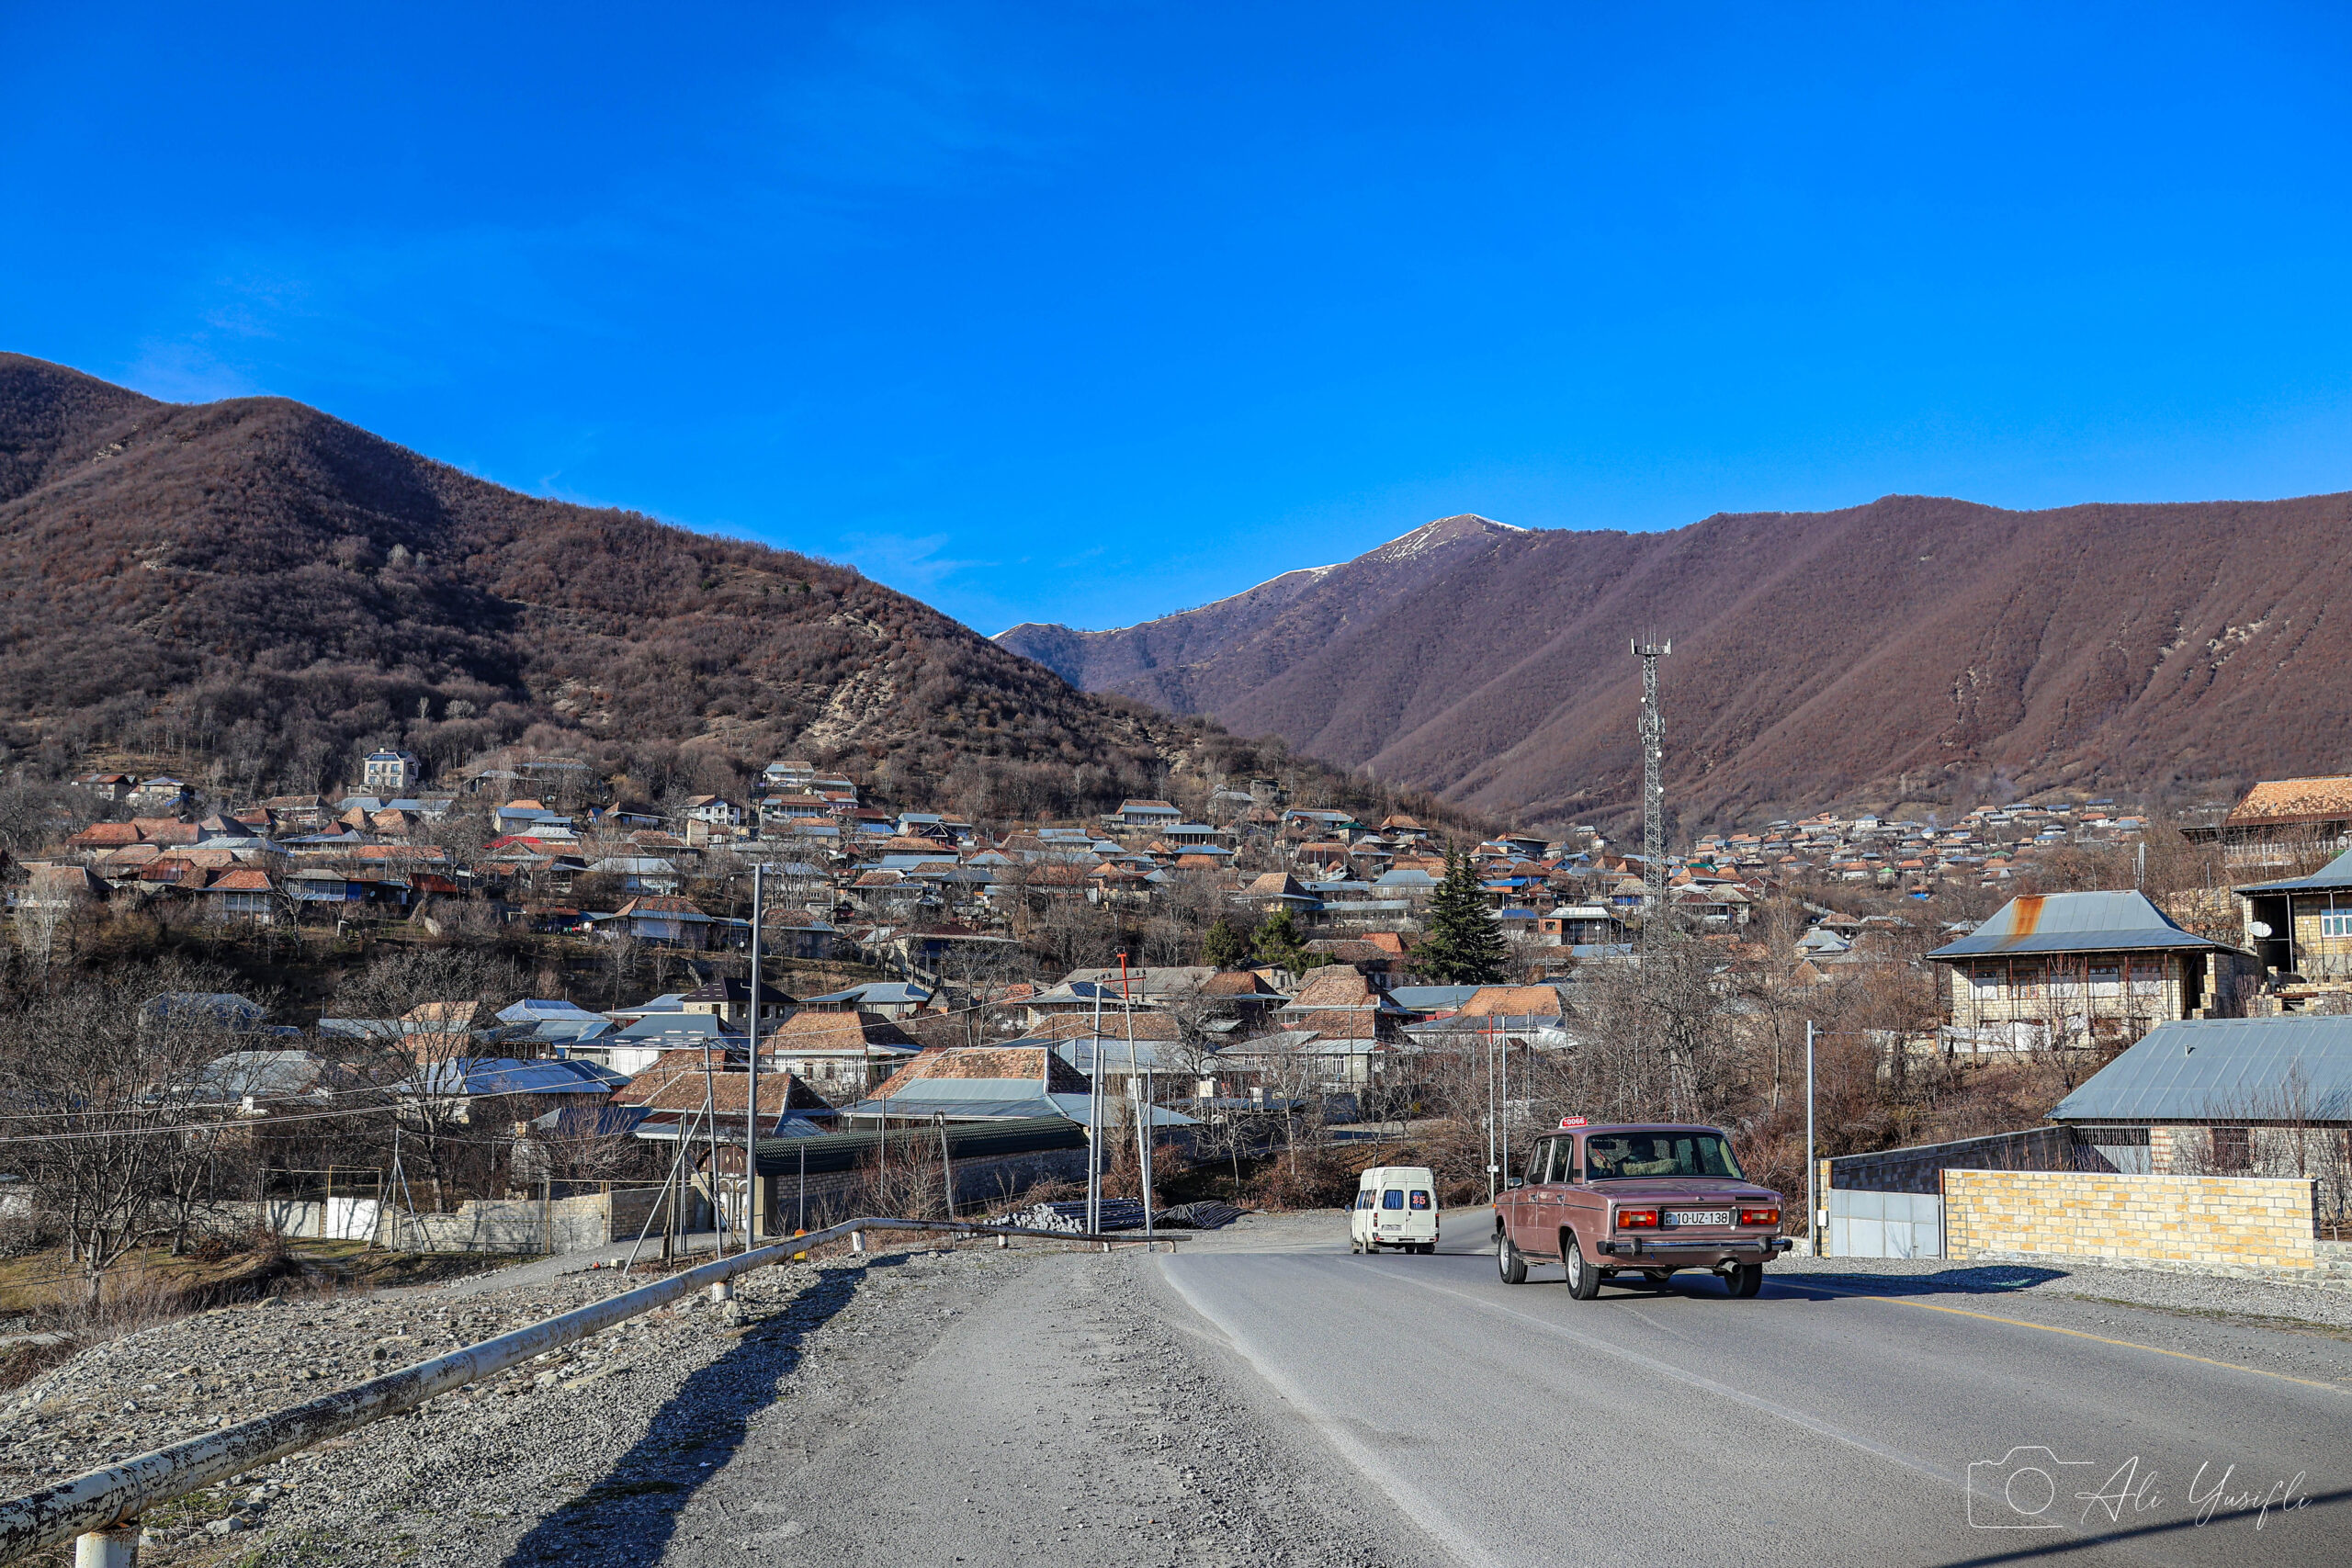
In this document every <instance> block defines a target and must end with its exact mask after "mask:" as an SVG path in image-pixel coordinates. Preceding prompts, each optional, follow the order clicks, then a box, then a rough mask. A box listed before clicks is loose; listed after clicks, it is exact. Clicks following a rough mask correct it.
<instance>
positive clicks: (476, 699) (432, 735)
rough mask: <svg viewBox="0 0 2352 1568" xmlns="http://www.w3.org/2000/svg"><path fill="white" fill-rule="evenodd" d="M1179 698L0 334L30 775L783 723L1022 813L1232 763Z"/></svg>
mask: <svg viewBox="0 0 2352 1568" xmlns="http://www.w3.org/2000/svg"><path fill="white" fill-rule="evenodd" d="M0 742H5V745H6V749H7V750H10V751H13V752H15V753H16V754H17V755H19V756H24V755H28V754H29V755H30V756H31V757H32V758H34V759H36V760H38V761H41V762H42V763H43V764H44V765H46V766H48V767H50V768H51V769H53V770H57V771H62V770H63V769H65V768H68V767H71V766H73V765H74V763H75V762H76V761H78V760H79V759H81V758H84V757H86V756H91V755H96V754H110V755H121V756H141V757H148V758H154V759H170V760H172V761H171V763H170V765H172V766H174V767H175V768H177V767H186V768H188V769H192V770H197V771H198V782H203V783H208V784H212V785H214V786H216V787H219V788H221V789H223V790H226V791H228V792H230V793H236V794H242V795H248V796H249V795H253V794H255V793H259V792H262V791H265V790H266V789H270V788H280V789H290V790H295V791H303V792H307V791H310V790H314V789H319V788H322V787H326V786H328V785H330V784H333V783H334V782H336V781H338V780H343V779H348V778H350V777H351V776H352V774H353V770H352V767H351V764H352V762H353V761H354V759H355V756H356V753H358V752H360V751H364V750H368V749H369V748H372V747H374V746H377V745H398V746H402V747H405V748H407V749H408V750H414V751H416V752H418V753H419V754H420V755H421V756H423V757H424V759H425V760H426V761H427V763H428V765H429V766H432V767H434V768H435V769H444V768H447V767H450V766H453V765H454V764H456V763H457V762H458V761H463V760H465V759H467V758H469V757H472V756H477V755H480V754H481V753H482V752H484V751H485V750H490V749H492V748H495V747H498V746H503V745H510V744H520V745H525V746H530V747H537V748H541V749H558V750H572V751H576V752H581V753H584V754H590V755H594V756H596V757H598V758H601V759H602V761H604V762H605V764H606V765H607V768H608V771H612V772H616V773H622V775H623V776H624V777H625V779H626V781H627V784H628V787H630V788H633V789H637V790H640V791H644V792H647V793H649V794H652V795H660V794H661V793H662V791H664V790H665V789H704V790H709V789H714V788H717V789H732V788H734V787H736V786H737V785H738V784H740V783H741V780H742V778H743V777H744V774H745V773H746V771H747V770H755V769H756V768H757V767H758V766H760V765H761V764H763V763H764V762H765V761H769V760H771V759H773V758H774V757H775V756H778V755H782V754H784V753H786V751H788V750H802V751H806V752H809V753H811V754H813V755H814V756H815V757H816V758H817V760H819V761H821V762H823V763H824V764H825V765H829V766H834V767H838V768H840V769H842V771H844V772H847V773H850V774H851V776H853V777H855V778H859V779H861V780H862V781H871V782H873V783H875V784H877V785H879V786H880V787H882V788H885V789H887V790H888V791H889V792H890V793H891V794H893V795H896V796H897V797H899V798H901V799H910V798H912V799H922V800H926V801H931V800H935V801H939V802H940V803H942V804H943V805H944V806H947V807H952V808H955V809H959V810H964V811H967V812H968V813H970V814H973V815H975V816H978V815H982V814H987V815H992V816H1040V815H1046V814H1049V813H1050V814H1056V815H1060V814H1074V813H1076V812H1078V811H1080V810H1084V809H1101V808H1103V807H1102V806H1101V802H1102V801H1103V800H1104V799H1106V798H1107V799H1110V800H1111V801H1112V802H1113V803H1115V800H1116V798H1117V797H1118V796H1119V795H1122V794H1125V793H1136V794H1150V793H1152V792H1153V791H1154V789H1155V788H1157V787H1159V786H1160V784H1162V782H1163V781H1164V780H1165V778H1166V776H1167V773H1168V772H1169V770H1170V767H1172V766H1180V765H1193V766H1212V765H1214V766H1217V767H1224V768H1231V769H1238V770H1243V771H1248V770H1250V769H1253V768H1255V767H1257V766H1259V765H1260V759H1259V757H1258V754H1257V752H1256V750H1255V749H1253V748H1251V747H1250V746H1248V745H1246V744H1243V743H1240V742H1238V741H1234V740H1233V739H1231V738H1230V737H1225V736H1223V735H1222V734H1221V733H1219V732H1217V731H1216V729H1215V728H1214V726H1209V727H1208V728H1204V721H1203V720H1199V719H1194V718H1179V717H1172V716H1169V715H1166V714H1164V713H1159V712H1155V711H1153V710H1151V709H1149V708H1148V707H1146V706H1144V705H1140V704H1137V703H1135V702H1132V701H1129V700H1125V699H1123V698H1120V697H1117V696H1115V695H1113V696H1102V695H1090V694H1084V693H1081V692H1079V691H1077V690H1076V689H1074V688H1072V687H1071V686H1069V684H1068V683H1067V682H1064V681H1062V680H1061V679H1060V678H1059V677H1057V676H1056V675H1055V674H1053V673H1052V672H1051V671H1047V670H1046V669H1044V668H1043V667H1041V666H1039V665H1037V664H1035V663H1033V662H1031V661H1030V660H1025V659H1023V658H1021V657H1020V656H1018V655H1016V654H1014V653H1012V652H1011V651H1009V650H1007V649H1003V648H1001V647H1000V646H998V645H997V644H995V643H992V642H990V641H989V639H987V638H986V637H981V636H979V635H978V633H976V632H974V631H972V630H971V629H970V628H968V627H966V626H961V625H959V624H958V623H956V622H955V621H953V620H951V619H949V618H948V617H947V616H945V615H942V614H941V613H940V612H938V611H937V610H934V609H933V608H932V607H930V606H929V605H926V604H922V603H921V602H920V601H917V600H914V599H911V598H909V597H907V596H906V595H904V594H900V593H898V592H894V591H892V590H890V589H888V588H885V587H883V586H882V585H880V584H878V583H876V582H874V581H871V580H869V579H867V578H865V577H864V576H863V575H861V574H859V573H858V572H856V571H854V570H851V569H849V568H846V567H842V566H839V565H835V564H833V563H831V562H827V561H822V560H819V559H816V558H811V557H809V556H804V555H798V554H795V553H793V552H791V551H788V550H779V549H773V548H770V547H767V546H765V545H760V544H754V543H751V542H748V541H743V540H740V539H732V538H728V537H724V536H713V535H704V534H697V533H694V532H691V531H689V530H686V529H683V528H677V527H673V526H672V525H667V524H662V523H659V522H657V521H655V520H653V519H651V518H648V517H645V516H642V515H640V514H638V513H628V512H622V511H617V510H613V509H600V508H592V507H585V506H579V505H574V504H571V503H570V502H558V501H551V500H547V499H544V498H539V497H533V496H527V495H524V494H521V493H519V492H516V491H509V490H505V489H503V488H502V487H500V486H497V485H494V484H492V483H490V482H489V481H487V480H484V479H479V478H476V477H475V476H472V475H469V474H467V473H465V472H464V471H462V470H460V469H458V468H453V467H451V466H450V465H447V464H445V463H440V462H437V461H435V460H434V459H432V458H430V457H424V456H422V455H420V454H417V453H414V452H412V451H409V450H408V449H406V448H404V447H401V446H396V445H394V444H393V443H390V442H388V441H385V440H383V439H381V438H380V437H378V436H375V435H373V434H369V433H368V432H367V431H364V430H362V429H360V428H359V427H357V426H356V425H353V424H350V423H346V422H345V421H342V420H338V419H335V418H334V417H332V416H331V415H328V414H325V413H322V412H319V411H318V410H315V409H311V408H309V407H307V406H305V405H303V404H301V403H298V402H294V401H292V400H287V399H283V398H241V399H229V400H221V401H218V402H211V403H196V404H175V403H165V402H161V401H158V400H154V399H151V398H147V397H144V396H142V395H141V394H139V393H137V392H133V391H130V390H129V389H124V388H120V387H116V386H112V385H110V384H108V383H107V382H104V381H100V380H98V379H97V378H93V377H89V376H85V375H84V374H83V373H81V372H79V371H76V370H73V369H70V368H69V367H63V366H58V365H52V364H50V363H48V362H46V361H42V360H38V359H33V358H30V357H28V356H25V355H7V354H0ZM1300 767H1301V769H1302V772H1303V774H1305V775H1307V776H1309V779H1310V782H1311V784H1312V787H1313V788H1315V789H1317V790H1325V791H1328V792H1330V793H1334V794H1335V795H1337V794H1351V795H1362V796H1363V797H1364V798H1366V799H1370V798H1371V797H1372V796H1373V795H1375V794H1378V793H1379V792H1376V791H1360V790H1355V789H1354V787H1353V786H1351V785H1348V784H1346V783H1345V782H1344V781H1340V780H1336V779H1334V778H1333V777H1332V776H1331V775H1330V774H1329V773H1327V772H1324V771H1323V770H1321V767H1320V765H1319V764H1311V763H1302V764H1300Z"/></svg>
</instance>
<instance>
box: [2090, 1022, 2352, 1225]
mask: <svg viewBox="0 0 2352 1568" xmlns="http://www.w3.org/2000/svg"><path fill="white" fill-rule="evenodd" d="M2050 1119H2051V1120H2052V1121H2053V1122H2061V1123H2063V1124H2065V1125H2068V1126H2072V1127H2074V1128H2075V1129H2076V1131H2077V1135H2078V1136H2081V1137H2083V1138H2084V1139H2086V1141H2087V1142H2090V1143H2092V1144H2094V1145H2098V1146H2099V1147H2100V1148H2101V1150H2102V1152H2109V1145H2145V1146H2146V1147H2147V1151H2148V1153H2147V1156H2146V1158H2147V1163H2146V1165H2145V1166H2144V1167H2143V1168H2144V1169H2146V1170H2149V1171H2153V1172H2154V1173H2155V1174H2158V1175H2166V1174H2176V1175H2196V1174H2218V1175H2231V1174H2244V1175H2292V1176H2311V1177H2315V1178H2317V1179H2319V1180H2320V1183H2321V1187H2322V1191H2321V1193H2320V1194H2319V1196H2320V1198H2321V1201H2322V1203H2323V1206H2324V1207H2326V1208H2329V1209H2331V1210H2333V1211H2335V1212H2338V1213H2340V1212H2341V1211H2342V1209H2343V1207H2344V1204H2345V1201H2346V1194H2345V1183H2346V1176H2347V1172H2348V1171H2352V1015H2346V1014H2330V1015H2326V1016H2313V1015H2303V1016H2299V1017H2286V1018H2229V1019H2188V1020H2182V1021H2176V1022H2171V1023H2165V1024H2161V1025H2159V1026H2158V1027H2156V1028H2155V1029H2154V1030H2151V1031H2150V1032H2148V1034H2147V1036H2146V1037H2145V1038H2144V1039H2143V1040H2141V1041H2140V1042H2139V1043H2137V1044H2135V1045H2133V1046H2132V1047H2131V1049H2130V1050H2128V1051H2126V1052H2124V1053H2123V1055H2120V1056H2118V1057H2117V1058H2116V1059H2115V1060H2114V1061H2112V1062H2109V1064H2108V1065H2107V1066H2104V1067H2102V1068H2100V1069H2099V1070H2098V1072H2097V1073H2095V1074H2093V1075H2092V1076H2091V1077H2090V1078H2089V1080H2088V1081H2086V1083H2084V1085H2083V1086H2082V1087H2081V1088H2080V1089H2075V1092H2074V1093H2072V1094H2070V1095H2068V1096H2067V1097H2066V1098H2065V1099H2064V1100H2060V1101H2059V1102H2058V1106H2057V1109H2055V1110H2054V1111H2051V1113H2050ZM2109 1157H2110V1158H2112V1155H2111V1153H2110V1156H2109Z"/></svg>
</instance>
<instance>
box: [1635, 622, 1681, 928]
mask: <svg viewBox="0 0 2352 1568" xmlns="http://www.w3.org/2000/svg"><path fill="white" fill-rule="evenodd" d="M1633 649H1634V658H1636V659H1638V660H1641V661H1642V919H1643V922H1644V924H1645V925H1646V924H1647V923H1648V922H1649V920H1650V919H1652V918H1653V917H1654V916H1655V915H1656V914H1657V907H1658V906H1659V905H1660V904H1662V903H1664V902H1665V901H1666V778H1665V774H1664V772H1663V770H1664V768H1665V765H1666V725H1665V723H1664V721H1662V720H1661V719H1660V718H1659V717H1658V713H1657V661H1658V660H1661V659H1663V658H1665V657H1666V656H1667V655H1668V654H1669V653H1672V652H1673V651H1674V639H1673V638H1672V637H1668V638H1667V639H1666V640H1665V641H1664V642H1643V641H1641V640H1640V639H1638V638H1636V639H1635V640H1634V644H1633Z"/></svg>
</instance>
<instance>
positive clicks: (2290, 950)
mask: <svg viewBox="0 0 2352 1568" xmlns="http://www.w3.org/2000/svg"><path fill="white" fill-rule="evenodd" d="M2233 891H2234V892H2235V893H2236V894H2237V896H2238V897H2241V898H2243V899H2245V905H2246V931H2247V934H2248V935H2250V936H2251V937H2252V938H2253V939H2254V950H2255V952H2256V954H2258V955H2259V956H2260V958H2261V960H2262V964H2263V967H2264V968H2266V969H2268V970H2272V971H2275V972H2276V973H2278V974H2279V975H2282V976H2287V975H2292V976H2299V977H2300V978H2301V979H2302V980H2303V981H2305V982H2310V983H2312V984H2313V985H2314V987H2315V988H2318V989H2325V990H2338V989H2342V988H2344V987H2343V983H2344V982H2347V981H2352V851H2346V852H2345V853H2343V854H2340V855H2338V856H2336V857H2335V859H2334V860H2332V861H2330V862H2329V863H2327V864H2326V865H2325V866H2324V867H2322V868H2321V869H2320V870H2318V871H2315V872H2313V873H2312V874H2311V875H2309V876H2290V877H2286V878H2283V879H2281V880H2279V881H2277V882H2256V883H2254V884H2252V885H2250V886H2245V887H2239V888H2235V889H2233ZM2330 982H2334V983H2335V984H2329V983H2330ZM2297 989H2298V987H2294V986H2292V985H2291V984H2290V985H2289V986H2288V987H2284V988H2283V992H2282V995H2283V997H2284V999H2285V1000H2286V1003H2287V1005H2288V1006H2289V1007H2290V1008H2291V1007H2292V1006H2293V1005H2294V1003H2295V1002H2296V1001H2299V1000H2306V999H2308V994H2309V993H2305V994H2304V995H2302V996H2298V995H2296V994H2295V993H2296V991H2297Z"/></svg>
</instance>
